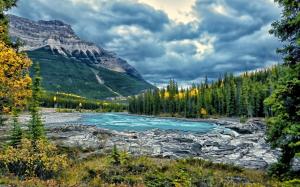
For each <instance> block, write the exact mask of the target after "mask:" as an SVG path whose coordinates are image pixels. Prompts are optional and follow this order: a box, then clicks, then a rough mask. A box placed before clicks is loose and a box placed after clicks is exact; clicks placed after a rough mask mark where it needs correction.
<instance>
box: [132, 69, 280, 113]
mask: <svg viewBox="0 0 300 187" xmlns="http://www.w3.org/2000/svg"><path fill="white" fill-rule="evenodd" d="M283 73H284V68H283V67H282V66H274V67H272V68H270V69H266V70H260V71H256V72H251V73H250V72H246V73H244V74H242V75H240V76H233V75H232V74H225V75H224V76H223V77H220V78H219V79H218V80H217V81H214V82H211V83H209V82H208V79H207V78H206V80H205V82H203V83H201V84H198V85H196V84H195V85H193V86H192V87H190V88H188V89H179V88H178V85H177V83H176V82H175V81H174V80H170V83H169V85H168V86H167V87H166V88H163V89H155V90H148V91H146V92H145V93H143V94H140V95H138V96H133V97H131V98H130V100H129V112H130V113H134V114H145V115H169V116H180V117H189V118H196V117H206V116H207V115H216V116H243V117H264V116H271V115H272V111H271V110H270V108H269V107H267V106H266V105H265V104H264V100H265V99H266V98H267V97H269V96H270V95H271V93H272V91H273V90H274V86H275V83H276V82H277V80H278V79H279V77H280V76H281V75H282V74H283Z"/></svg>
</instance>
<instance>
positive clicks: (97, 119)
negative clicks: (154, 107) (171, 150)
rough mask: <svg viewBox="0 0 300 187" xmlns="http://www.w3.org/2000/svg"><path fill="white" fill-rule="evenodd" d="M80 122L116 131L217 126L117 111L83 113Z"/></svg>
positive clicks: (203, 130) (194, 129)
mask: <svg viewBox="0 0 300 187" xmlns="http://www.w3.org/2000/svg"><path fill="white" fill-rule="evenodd" d="M81 122H82V123H83V124H87V125H96V126H97V127H100V128H105V129H110V130H116V131H145V130H151V129H160V130H178V131H192V132H199V133H207V132H210V131H212V130H214V129H215V128H217V127H218V126H217V125H215V124H213V123H208V122H194V121H186V120H179V119H168V118H158V117H145V116H134V115H127V114H119V113H102V114H101V113H100V114H84V115H83V116H82V118H81Z"/></svg>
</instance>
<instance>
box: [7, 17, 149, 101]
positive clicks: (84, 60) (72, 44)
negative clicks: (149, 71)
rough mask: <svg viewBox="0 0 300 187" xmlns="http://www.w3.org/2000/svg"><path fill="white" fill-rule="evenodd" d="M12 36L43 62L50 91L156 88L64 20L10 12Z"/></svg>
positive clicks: (106, 93) (107, 92) (108, 93)
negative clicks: (30, 16)
mask: <svg viewBox="0 0 300 187" xmlns="http://www.w3.org/2000/svg"><path fill="white" fill-rule="evenodd" d="M9 18H10V36H11V37H12V39H13V40H16V39H20V40H21V41H22V42H23V43H24V44H25V45H23V46H22V47H21V48H20V49H21V50H23V51H26V52H27V53H28V55H29V57H30V58H31V59H32V60H33V61H34V62H39V63H40V64H41V74H42V77H43V86H44V88H45V89H46V90H48V91H54V92H56V91H59V92H67V93H74V94H78V95H81V96H85V97H89V98H96V99H103V98H107V97H119V96H128V95H132V94H137V93H139V92H141V91H143V90H145V89H148V88H153V86H152V85H151V84H149V83H148V82H146V81H145V80H144V79H143V78H142V76H141V75H140V74H139V73H138V72H137V70H135V69H134V68H133V67H132V66H130V65H129V64H128V63H127V62H126V61H125V60H123V59H121V58H119V57H118V56H117V55H116V54H114V53H112V52H109V51H106V50H104V49H103V48H101V47H98V46H97V45H95V44H94V43H91V42H85V41H83V40H81V39H80V38H79V37H78V36H77V35H76V34H75V32H74V31H73V30H72V28H71V26H70V25H67V24H65V23H63V22H61V21H58V20H54V21H37V22H35V21H32V20H29V19H25V18H20V17H17V16H13V15H9Z"/></svg>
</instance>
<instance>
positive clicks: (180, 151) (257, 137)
mask: <svg viewBox="0 0 300 187" xmlns="http://www.w3.org/2000/svg"><path fill="white" fill-rule="evenodd" d="M84 114H85V113H61V112H55V110H54V109H43V110H42V116H43V117H42V119H43V121H44V123H45V127H46V129H47V136H48V137H49V138H50V139H51V140H52V141H53V142H55V143H56V144H57V145H59V146H62V147H66V148H70V149H78V150H82V153H81V154H80V155H79V156H80V157H81V158H86V157H88V156H90V155H99V154H106V153H108V152H110V150H111V148H112V147H113V145H116V146H117V147H118V148H119V149H120V150H124V151H127V152H129V153H131V154H132V155H136V156H139V155H147V156H151V157H156V158H170V159H180V158H188V157H193V158H200V159H205V160H210V161H212V162H215V163H227V164H234V165H237V166H241V167H246V168H252V169H266V168H267V167H268V166H269V165H270V164H272V163H274V162H276V160H277V158H278V156H279V155H280V151H279V150H272V149H271V148H270V146H269V144H268V143H267V142H266V141H265V131H266V126H265V124H264V122H263V121H262V120H261V119H249V120H248V121H247V122H246V123H239V122H238V121H237V120H229V119H228V118H227V119H226V118H224V119H208V120H206V122H213V123H215V124H217V125H218V126H219V127H221V128H216V129H214V130H213V131H211V132H209V133H205V134H203V133H197V132H182V131H178V130H159V129H151V130H146V131H140V132H134V131H130V132H129V131H126V132H120V131H114V130H108V129H103V128H99V127H96V126H92V125H86V124H83V123H82V121H81V120H80V119H81V117H82V115H84ZM120 115H128V114H124V113H123V114H120ZM147 117H148V116H147ZM152 118H154V117H152ZM29 119H30V116H29V115H28V114H23V115H21V116H20V122H21V123H23V124H25V123H27V122H28V120H29ZM168 119H170V118H168ZM171 119H176V120H182V119H179V118H171ZM184 120H189V119H184ZM7 131H8V129H7V127H2V128H1V127H0V136H1V137H3V135H4V134H6V135H7V134H8V133H7ZM1 132H2V135H1Z"/></svg>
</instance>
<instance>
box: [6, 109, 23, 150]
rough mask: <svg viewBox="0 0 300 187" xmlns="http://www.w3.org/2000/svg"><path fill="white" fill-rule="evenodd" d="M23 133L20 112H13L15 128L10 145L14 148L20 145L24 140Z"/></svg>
mask: <svg viewBox="0 0 300 187" xmlns="http://www.w3.org/2000/svg"><path fill="white" fill-rule="evenodd" d="M22 136H23V132H22V129H21V127H20V124H19V122H18V111H17V110H16V109H14V110H13V128H12V131H11V136H10V142H9V144H10V145H11V146H13V147H17V146H18V145H20V143H21V140H22Z"/></svg>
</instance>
